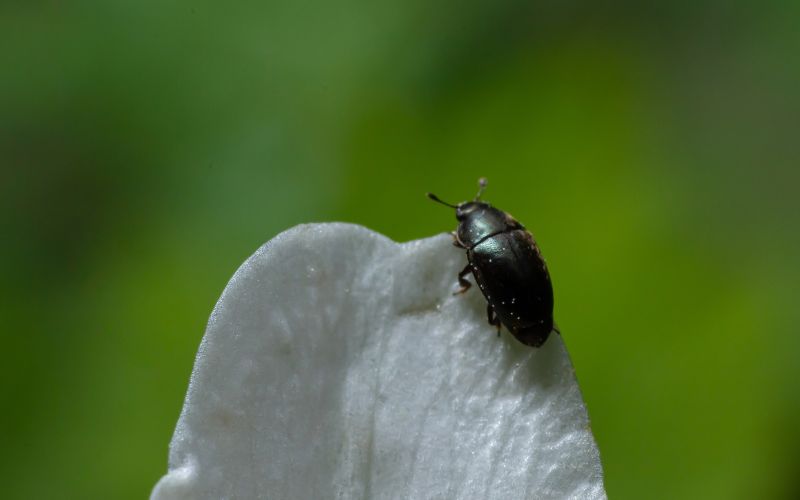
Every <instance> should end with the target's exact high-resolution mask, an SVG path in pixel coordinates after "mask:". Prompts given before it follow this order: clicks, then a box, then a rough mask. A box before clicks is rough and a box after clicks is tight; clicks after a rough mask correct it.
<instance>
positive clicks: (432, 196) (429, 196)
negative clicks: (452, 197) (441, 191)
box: [426, 193, 458, 208]
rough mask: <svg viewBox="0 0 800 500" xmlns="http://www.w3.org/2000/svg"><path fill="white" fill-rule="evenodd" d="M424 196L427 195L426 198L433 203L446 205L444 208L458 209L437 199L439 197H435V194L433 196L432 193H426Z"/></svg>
mask: <svg viewBox="0 0 800 500" xmlns="http://www.w3.org/2000/svg"><path fill="white" fill-rule="evenodd" d="M426 194H427V195H428V198H430V199H432V200H433V201H435V202H436V203H441V204H442V205H446V206H448V207H450V208H458V207H457V206H455V205H451V204H450V203H447V202H446V201H442V200H440V199H439V197H438V196H436V195H435V194H433V193H426Z"/></svg>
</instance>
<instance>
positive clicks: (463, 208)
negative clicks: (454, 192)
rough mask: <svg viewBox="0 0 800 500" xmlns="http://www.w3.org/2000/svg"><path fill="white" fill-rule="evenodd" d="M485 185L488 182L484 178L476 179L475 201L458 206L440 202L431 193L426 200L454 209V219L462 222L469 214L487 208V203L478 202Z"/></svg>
mask: <svg viewBox="0 0 800 500" xmlns="http://www.w3.org/2000/svg"><path fill="white" fill-rule="evenodd" d="M487 184H488V181H487V180H486V177H481V178H480V179H478V194H476V195H475V199H474V200H472V201H462V202H461V203H459V204H458V205H453V204H451V203H447V202H445V201H442V200H440V199H439V197H438V196H436V195H435V194H433V193H428V198H430V199H432V200H433V201H435V202H437V203H441V204H442V205H445V206H448V207H450V208H455V209H456V219H458V220H459V221H463V220H464V219H466V218H467V217H469V216H470V214H472V213H474V212H475V211H476V210H479V209H481V208H487V207H488V206H489V204H488V203H484V202H482V201H480V199H481V194H483V190H484V189H486V185H487Z"/></svg>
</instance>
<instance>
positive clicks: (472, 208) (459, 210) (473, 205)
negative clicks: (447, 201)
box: [456, 201, 489, 221]
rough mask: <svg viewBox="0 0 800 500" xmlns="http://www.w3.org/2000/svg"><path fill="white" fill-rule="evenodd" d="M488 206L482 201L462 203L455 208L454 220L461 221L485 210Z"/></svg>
mask: <svg viewBox="0 0 800 500" xmlns="http://www.w3.org/2000/svg"><path fill="white" fill-rule="evenodd" d="M488 206H489V204H488V203H484V202H482V201H463V202H461V203H459V204H458V206H457V207H456V219H458V220H459V221H463V220H464V219H466V218H467V217H469V216H470V215H471V214H473V213H475V212H476V211H478V210H480V209H482V208H487V207H488Z"/></svg>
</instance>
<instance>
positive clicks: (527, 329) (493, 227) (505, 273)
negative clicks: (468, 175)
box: [428, 178, 558, 347]
mask: <svg viewBox="0 0 800 500" xmlns="http://www.w3.org/2000/svg"><path fill="white" fill-rule="evenodd" d="M478 183H479V185H480V189H479V190H478V194H477V195H476V196H475V199H474V200H472V201H465V202H462V203H459V204H458V205H452V204H450V203H446V202H444V201H442V200H440V199H439V198H438V197H436V195H433V194H431V193H428V198H430V199H432V200H433V201H436V202H438V203H441V204H443V205H446V206H448V207H450V208H454V209H455V210H456V219H458V222H459V224H458V228H457V229H456V231H454V232H453V233H452V235H453V239H454V241H453V245H455V246H457V247H459V248H463V249H465V250H466V251H467V260H468V263H467V265H466V267H464V269H462V270H461V272H460V273H458V283H459V285H461V289H460V290H459V291H457V292H455V293H456V294H459V293H464V292H466V291H467V290H468V289H469V287H470V286H471V284H470V282H469V281H467V280H466V276H467V275H468V274H469V273H470V272H471V273H472V275H473V276H475V282H476V283H477V284H478V286H479V287H480V289H481V292H483V295H484V297H486V300H487V302H488V306H487V314H488V316H489V324H490V325H494V326H496V327H497V333H498V335H499V334H500V324H501V323H502V324H503V325H505V327H506V328H508V331H510V332H511V333H512V334H513V335H514V337H516V339H517V340H519V341H520V342H522V343H523V344H526V345H529V346H533V347H540V346H541V345H542V344H544V343H545V341H546V340H547V338H548V337H549V336H550V332H551V331H554V330H555V331H556V332H558V329H557V328H556V327H555V324H554V323H553V285H552V284H551V283H550V273H548V272H547V266H546V265H545V262H544V259H543V258H542V254H541V252H540V251H539V247H537V246H536V242H535V241H534V239H533V236H532V235H531V233H529V232H528V231H527V230H526V229H525V227H524V226H523V225H522V224H520V223H519V222H517V221H516V219H514V218H513V217H512V216H511V215H509V214H508V213H506V212H504V211H502V210H499V209H497V208H494V207H492V206H491V205H489V204H488V203H485V202H483V201H480V197H481V194H482V193H483V190H484V189H485V188H486V183H487V182H486V179H484V178H481V179H480V180H479V181H478Z"/></svg>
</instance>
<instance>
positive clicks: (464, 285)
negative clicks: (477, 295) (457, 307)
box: [453, 263, 472, 295]
mask: <svg viewBox="0 0 800 500" xmlns="http://www.w3.org/2000/svg"><path fill="white" fill-rule="evenodd" d="M471 272H472V268H471V267H470V265H469V263H467V265H466V266H464V269H462V270H461V272H460V273H458V284H459V285H461V289H460V290H458V291H457V292H453V295H458V294H460V293H464V292H466V291H467V290H469V287H471V286H472V283H470V282H469V281H467V280H466V278H464V276H466V275H468V274H469V273H471Z"/></svg>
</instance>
